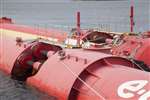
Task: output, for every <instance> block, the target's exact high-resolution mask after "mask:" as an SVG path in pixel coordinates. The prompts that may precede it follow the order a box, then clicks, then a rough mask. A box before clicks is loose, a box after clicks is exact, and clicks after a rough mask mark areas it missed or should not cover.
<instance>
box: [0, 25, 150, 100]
mask: <svg viewBox="0 0 150 100" xmlns="http://www.w3.org/2000/svg"><path fill="white" fill-rule="evenodd" d="M4 26H5V25H4ZM6 26H9V28H8V27H7V28H3V27H0V30H1V38H0V39H1V40H0V41H1V43H0V47H1V49H0V61H1V62H0V65H1V66H0V68H1V69H2V70H5V71H6V72H8V73H9V74H11V73H12V70H13V68H14V65H15V63H16V61H17V60H19V61H20V59H21V61H24V62H20V63H21V64H26V61H28V60H29V59H30V56H31V55H30V52H29V51H32V52H33V51H34V53H35V51H36V50H37V51H38V52H37V51H36V53H40V51H39V50H43V48H45V47H44V46H45V45H46V46H47V48H48V49H47V48H45V49H47V50H49V52H48V53H47V59H45V58H43V56H41V55H39V54H35V55H34V56H35V57H37V58H36V62H38V61H41V59H42V65H41V66H40V69H39V70H38V72H37V73H36V74H34V75H33V76H30V77H29V78H27V83H28V84H30V85H32V86H35V87H36V88H38V89H40V90H41V91H43V92H46V93H47V94H49V95H53V96H56V97H57V99H60V100H66V99H69V100H124V99H128V100H137V99H139V100H148V99H150V94H149V92H150V73H148V72H144V71H141V70H138V69H135V68H134V67H135V66H136V65H134V64H133V63H132V62H130V61H128V60H127V59H125V58H121V57H117V56H112V55H109V54H104V53H99V52H94V51H85V50H82V49H64V50H63V51H64V52H65V54H64V55H63V56H60V55H61V54H59V52H55V50H59V49H58V48H57V49H55V50H54V49H53V48H51V47H52V44H50V45H47V44H45V43H41V44H39V45H38V46H41V45H42V48H40V47H38V48H36V49H35V48H33V47H35V46H36V47H37V44H38V43H37V44H34V43H33V44H32V43H29V44H26V43H21V44H19V45H18V44H17V42H16V37H17V36H18V34H21V35H20V36H22V37H21V38H22V39H24V38H25V39H34V38H36V36H35V33H32V32H29V33H28V32H25V31H22V30H18V28H17V29H15V31H14V25H11V24H9V25H6ZM19 27H21V26H19ZM22 28H24V27H22ZM19 29H20V28H19ZM16 31H17V32H20V33H17V32H16ZM22 32H23V33H22ZM24 32H25V33H24ZM45 38H46V37H45ZM60 40H61V39H60ZM33 45H34V46H33ZM26 50H27V51H28V54H29V55H28V56H25V55H23V56H20V55H21V54H24V53H27V52H25V51H26ZM60 50H61V49H60ZM50 52H55V53H52V54H51V53H50ZM37 55H38V56H37ZM23 57H24V58H23ZM26 57H27V58H26ZM62 57H63V58H62ZM25 58H26V59H25ZM31 59H32V57H31ZM37 59H40V60H37ZM43 59H44V60H43ZM31 65H32V64H31ZM19 67H21V66H19ZM132 85H133V86H132ZM136 85H139V87H140V88H139V87H136ZM130 87H132V89H131V88H130ZM140 89H144V90H145V92H142V91H141V92H139V91H140ZM124 90H126V92H124ZM138 92H139V95H137V93H138ZM128 94H130V95H128ZM124 95H127V96H126V97H125V96H124ZM143 98H144V99H143ZM145 98H146V99H145Z"/></svg>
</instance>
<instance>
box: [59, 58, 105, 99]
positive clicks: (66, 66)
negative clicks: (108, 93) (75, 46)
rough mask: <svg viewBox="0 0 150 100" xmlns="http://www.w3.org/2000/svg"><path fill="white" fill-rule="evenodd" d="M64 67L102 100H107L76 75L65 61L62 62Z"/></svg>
mask: <svg viewBox="0 0 150 100" xmlns="http://www.w3.org/2000/svg"><path fill="white" fill-rule="evenodd" d="M60 63H61V64H62V65H64V67H65V68H67V70H69V71H70V72H71V73H72V74H73V75H74V76H75V77H77V78H78V79H79V80H80V81H81V82H82V83H83V84H84V85H85V86H87V87H88V88H89V89H90V90H91V91H92V92H93V93H95V94H96V95H97V96H98V97H99V98H100V99H101V100H106V99H105V98H104V97H103V96H102V95H101V94H99V93H98V92H97V91H96V90H95V89H93V88H92V87H91V86H90V85H88V84H87V83H86V82H85V81H83V80H82V79H81V78H80V77H78V75H77V74H75V73H74V72H73V71H72V70H71V69H70V68H69V66H68V65H66V64H65V63H64V62H63V61H61V62H60Z"/></svg>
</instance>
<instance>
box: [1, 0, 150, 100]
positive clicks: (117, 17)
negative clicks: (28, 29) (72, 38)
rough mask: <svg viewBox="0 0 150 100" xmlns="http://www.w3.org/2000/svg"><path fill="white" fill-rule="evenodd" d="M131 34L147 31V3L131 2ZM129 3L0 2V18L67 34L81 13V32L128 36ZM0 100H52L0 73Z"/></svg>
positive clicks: (149, 6) (145, 0)
mask: <svg viewBox="0 0 150 100" xmlns="http://www.w3.org/2000/svg"><path fill="white" fill-rule="evenodd" d="M134 5H135V29H134V30H135V32H142V31H146V30H148V29H150V15H149V14H150V0H134ZM129 10H130V1H129V0H120V1H85V2H81V1H80V2H75V1H72V0H0V16H1V17H2V16H7V17H10V18H12V19H13V20H14V21H15V23H18V24H24V25H29V26H33V27H44V28H56V29H61V30H64V31H69V30H71V28H73V27H75V23H76V20H75V13H76V12H77V11H80V12H81V27H82V28H100V29H101V30H107V31H118V32H129V31H130V29H129V26H130V25H129V15H130V13H129ZM0 100H53V98H52V97H48V96H46V95H45V94H43V93H40V92H38V91H37V90H35V89H33V88H31V87H28V86H26V85H24V84H20V83H18V82H16V81H14V80H11V79H10V77H9V76H6V75H5V74H4V73H2V72H0Z"/></svg>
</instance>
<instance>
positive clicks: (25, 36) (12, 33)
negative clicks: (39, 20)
mask: <svg viewBox="0 0 150 100" xmlns="http://www.w3.org/2000/svg"><path fill="white" fill-rule="evenodd" d="M0 35H1V36H3V35H6V36H10V37H13V38H16V37H21V38H23V39H37V38H44V39H47V38H48V37H45V36H39V35H36V34H30V33H24V32H17V31H13V30H7V29H0Z"/></svg>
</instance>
